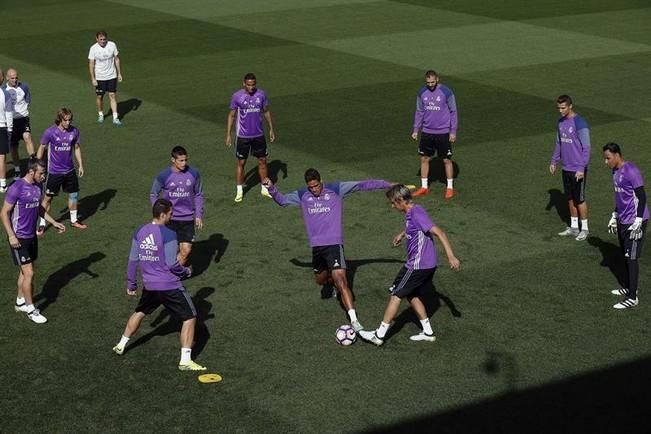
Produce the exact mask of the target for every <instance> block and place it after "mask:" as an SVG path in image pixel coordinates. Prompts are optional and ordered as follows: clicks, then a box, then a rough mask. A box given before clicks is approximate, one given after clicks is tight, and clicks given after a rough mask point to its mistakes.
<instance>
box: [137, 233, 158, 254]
mask: <svg viewBox="0 0 651 434" xmlns="http://www.w3.org/2000/svg"><path fill="white" fill-rule="evenodd" d="M140 248H141V249H144V250H154V251H158V246H157V245H156V241H155V240H154V234H149V235H147V236H146V237H145V239H144V240H142V242H141V243H140Z"/></svg>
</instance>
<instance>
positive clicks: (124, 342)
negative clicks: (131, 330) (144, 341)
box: [118, 335, 131, 348]
mask: <svg viewBox="0 0 651 434" xmlns="http://www.w3.org/2000/svg"><path fill="white" fill-rule="evenodd" d="M129 339H131V338H128V337H126V336H125V335H122V337H121V338H120V342H118V347H122V348H124V347H126V346H127V342H129Z"/></svg>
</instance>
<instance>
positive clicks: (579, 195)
mask: <svg viewBox="0 0 651 434" xmlns="http://www.w3.org/2000/svg"><path fill="white" fill-rule="evenodd" d="M587 178H588V169H585V171H584V172H583V179H581V180H580V181H577V180H576V172H568V171H567V170H563V190H565V197H567V198H568V200H569V199H571V200H573V201H574V203H575V204H577V205H578V204H581V203H583V202H585V187H586V183H587Z"/></svg>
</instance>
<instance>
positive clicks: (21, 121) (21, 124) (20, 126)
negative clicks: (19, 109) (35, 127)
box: [11, 116, 32, 147]
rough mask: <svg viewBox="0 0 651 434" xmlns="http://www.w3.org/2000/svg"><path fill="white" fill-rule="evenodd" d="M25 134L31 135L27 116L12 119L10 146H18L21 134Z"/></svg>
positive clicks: (21, 137)
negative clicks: (12, 127)
mask: <svg viewBox="0 0 651 434" xmlns="http://www.w3.org/2000/svg"><path fill="white" fill-rule="evenodd" d="M25 133H28V134H31V133H32V128H31V126H30V124H29V116H26V117H24V118H18V119H14V129H13V131H12V133H11V146H13V147H16V146H18V143H20V141H21V140H23V134H25Z"/></svg>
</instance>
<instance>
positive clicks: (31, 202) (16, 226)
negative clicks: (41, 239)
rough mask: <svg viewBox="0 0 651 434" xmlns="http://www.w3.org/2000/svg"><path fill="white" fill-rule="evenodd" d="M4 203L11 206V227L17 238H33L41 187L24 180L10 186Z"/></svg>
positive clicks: (21, 179)
mask: <svg viewBox="0 0 651 434" xmlns="http://www.w3.org/2000/svg"><path fill="white" fill-rule="evenodd" d="M5 202H7V203H8V204H10V205H13V208H12V210H11V214H10V218H11V227H12V228H13V230H14V232H15V233H16V237H17V238H33V237H34V236H35V235H36V221H37V220H38V214H39V205H40V203H41V187H40V186H39V185H38V184H30V183H29V182H27V181H25V179H24V178H20V179H18V180H17V181H16V182H14V183H13V184H11V186H10V187H9V190H7V194H6V195H5Z"/></svg>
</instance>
